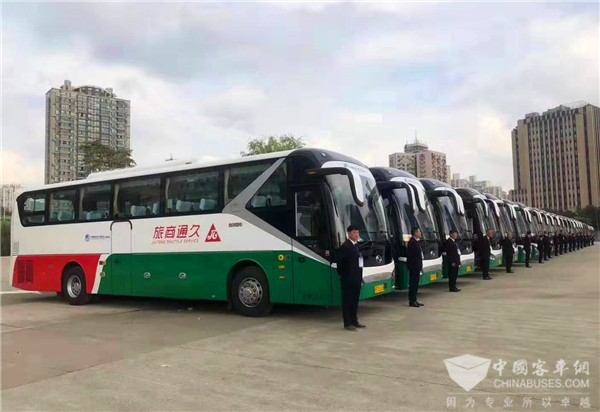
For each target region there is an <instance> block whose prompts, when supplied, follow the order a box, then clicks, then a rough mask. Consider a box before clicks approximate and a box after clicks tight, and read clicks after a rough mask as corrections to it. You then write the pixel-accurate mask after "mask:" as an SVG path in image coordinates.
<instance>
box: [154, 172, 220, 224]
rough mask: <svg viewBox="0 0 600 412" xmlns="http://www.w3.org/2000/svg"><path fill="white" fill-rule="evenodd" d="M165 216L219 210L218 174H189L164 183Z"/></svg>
mask: <svg viewBox="0 0 600 412" xmlns="http://www.w3.org/2000/svg"><path fill="white" fill-rule="evenodd" d="M166 192H167V206H166V211H165V212H166V214H180V213H205V212H216V211H218V209H219V172H217V171H206V172H197V171H194V172H189V173H186V174H182V175H177V176H172V177H169V178H167V181H166Z"/></svg>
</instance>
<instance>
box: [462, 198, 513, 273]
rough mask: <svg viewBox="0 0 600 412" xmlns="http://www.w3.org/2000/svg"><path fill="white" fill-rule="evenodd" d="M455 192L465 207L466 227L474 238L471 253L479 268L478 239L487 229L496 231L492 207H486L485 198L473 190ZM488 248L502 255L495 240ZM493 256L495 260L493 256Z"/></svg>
mask: <svg viewBox="0 0 600 412" xmlns="http://www.w3.org/2000/svg"><path fill="white" fill-rule="evenodd" d="M455 190H456V192H457V193H458V194H459V195H460V197H461V198H462V200H463V203H464V205H465V211H466V219H467V225H468V227H469V230H470V231H471V232H472V233H473V237H474V241H473V251H474V254H475V267H480V258H479V250H478V242H479V239H481V238H482V237H483V236H485V234H486V231H487V229H492V230H498V228H497V225H496V222H495V220H494V216H493V214H494V211H493V210H492V209H493V206H490V205H488V203H487V202H486V197H485V196H484V195H482V194H481V193H479V192H478V191H477V190H475V189H471V188H468V187H459V188H456V189H455ZM490 215H492V216H490ZM490 246H491V247H492V251H494V252H495V250H494V249H496V250H497V249H500V253H502V249H501V248H500V244H499V242H498V241H497V240H496V239H493V240H492V242H491V243H490ZM493 255H494V258H495V257H496V256H495V254H493ZM495 261H496V259H494V262H495ZM491 263H492V262H491V261H490V267H492V265H491Z"/></svg>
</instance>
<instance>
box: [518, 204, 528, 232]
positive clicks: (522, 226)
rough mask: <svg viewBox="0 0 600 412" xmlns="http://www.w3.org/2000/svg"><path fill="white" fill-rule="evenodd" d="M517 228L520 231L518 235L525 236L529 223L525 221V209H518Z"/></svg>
mask: <svg viewBox="0 0 600 412" xmlns="http://www.w3.org/2000/svg"><path fill="white" fill-rule="evenodd" d="M517 229H518V230H519V233H517V234H516V235H517V236H518V237H523V236H525V234H526V233H527V230H529V229H527V223H526V222H525V212H524V211H523V210H517Z"/></svg>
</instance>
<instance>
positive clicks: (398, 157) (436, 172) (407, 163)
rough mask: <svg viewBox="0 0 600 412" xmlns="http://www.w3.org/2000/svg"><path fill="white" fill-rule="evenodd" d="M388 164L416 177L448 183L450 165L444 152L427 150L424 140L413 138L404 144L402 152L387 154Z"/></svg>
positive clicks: (449, 179)
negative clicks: (413, 139) (412, 140)
mask: <svg viewBox="0 0 600 412" xmlns="http://www.w3.org/2000/svg"><path fill="white" fill-rule="evenodd" d="M388 159H389V166H390V167H394V168H396V169H400V170H404V171H406V172H409V173H412V174H413V175H415V176H416V177H418V178H433V179H437V180H440V181H442V182H445V183H448V184H450V181H451V178H450V166H449V165H447V164H446V154H445V153H441V152H436V151H433V150H429V147H428V146H427V144H425V143H424V142H421V141H419V140H417V139H415V141H414V142H412V143H407V144H406V145H404V152H398V153H392V154H390V155H389V156H388Z"/></svg>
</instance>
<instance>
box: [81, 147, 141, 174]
mask: <svg viewBox="0 0 600 412" xmlns="http://www.w3.org/2000/svg"><path fill="white" fill-rule="evenodd" d="M79 149H80V151H81V153H83V161H84V163H85V167H86V172H87V173H88V174H90V173H92V172H101V171H105V170H113V169H123V168H125V167H133V166H135V165H136V163H135V160H133V158H132V157H131V150H130V149H124V148H120V147H118V148H112V147H110V146H107V145H104V144H102V143H100V142H90V143H85V144H83V145H82V146H80V148H79Z"/></svg>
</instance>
